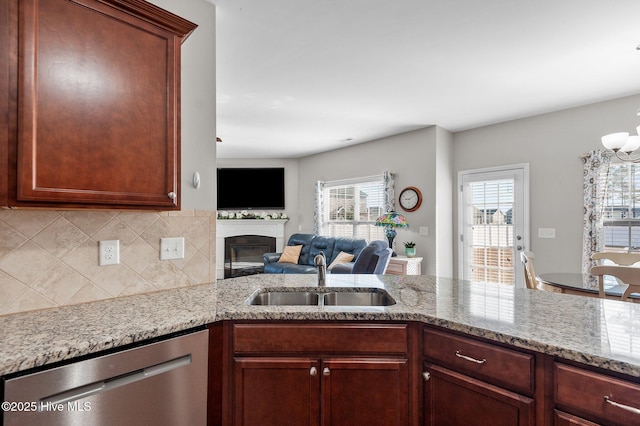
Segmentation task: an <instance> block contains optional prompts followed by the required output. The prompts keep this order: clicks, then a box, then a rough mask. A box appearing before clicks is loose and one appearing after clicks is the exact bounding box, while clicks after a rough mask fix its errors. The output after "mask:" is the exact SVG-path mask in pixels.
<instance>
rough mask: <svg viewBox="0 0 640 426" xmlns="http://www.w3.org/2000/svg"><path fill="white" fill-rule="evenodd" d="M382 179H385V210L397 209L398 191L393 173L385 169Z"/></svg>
mask: <svg viewBox="0 0 640 426" xmlns="http://www.w3.org/2000/svg"><path fill="white" fill-rule="evenodd" d="M382 179H383V180H384V209H385V210H384V211H385V212H390V211H394V210H395V209H396V201H395V199H396V193H395V180H394V179H393V173H391V172H386V171H385V172H384V173H382Z"/></svg>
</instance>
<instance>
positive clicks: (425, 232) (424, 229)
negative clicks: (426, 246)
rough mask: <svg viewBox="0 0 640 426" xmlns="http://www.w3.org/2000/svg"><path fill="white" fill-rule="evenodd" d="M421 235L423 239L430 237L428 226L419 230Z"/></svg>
mask: <svg viewBox="0 0 640 426" xmlns="http://www.w3.org/2000/svg"><path fill="white" fill-rule="evenodd" d="M419 234H420V235H422V236H423V237H426V236H428V235H429V227H428V226H421V227H420V230H419Z"/></svg>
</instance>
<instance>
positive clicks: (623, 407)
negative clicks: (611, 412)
mask: <svg viewBox="0 0 640 426" xmlns="http://www.w3.org/2000/svg"><path fill="white" fill-rule="evenodd" d="M604 402H606V403H607V404H610V405H613V406H614V407H618V408H622V409H623V410H626V411H631V412H632V413H634V414H640V409H639V408H635V407H631V406H630V405H624V404H620V403H619V402H615V401H612V400H611V399H609V397H608V396H605V397H604Z"/></svg>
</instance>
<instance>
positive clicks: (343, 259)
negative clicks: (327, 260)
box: [327, 251, 355, 271]
mask: <svg viewBox="0 0 640 426" xmlns="http://www.w3.org/2000/svg"><path fill="white" fill-rule="evenodd" d="M354 257H355V256H354V255H352V254H350V253H346V252H344V251H341V252H340V253H338V255H337V256H336V258H335V259H333V262H331V265H329V266H328V267H327V269H328V270H329V271H330V270H332V269H333V267H334V266H336V265H337V264H338V263H348V262H351V261H352V260H353V258H354Z"/></svg>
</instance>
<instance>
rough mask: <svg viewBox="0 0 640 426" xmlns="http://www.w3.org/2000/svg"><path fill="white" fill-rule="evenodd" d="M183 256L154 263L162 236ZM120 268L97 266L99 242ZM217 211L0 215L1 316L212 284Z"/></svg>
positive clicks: (21, 212)
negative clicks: (180, 245)
mask: <svg viewBox="0 0 640 426" xmlns="http://www.w3.org/2000/svg"><path fill="white" fill-rule="evenodd" d="M165 237H184V238H185V258H184V259H177V260H170V261H160V260H159V259H160V254H159V253H160V238H165ZM100 240H120V264H119V265H109V266H99V265H98V241H100ZM215 264H216V262H215V212H213V211H204V210H183V211H180V212H159V213H158V212H117V211H81V210H74V211H52V210H46V211H38V210H0V315H2V314H9V313H15V312H23V311H30V310H34V309H42V308H47V307H54V306H61V305H69V304H75V303H82V302H88V301H93V300H100V299H107V298H111V297H117V296H124V295H131V294H139V293H146V292H151V291H157V290H162V289H168V288H176V287H185V286H191V285H196V284H202V283H207V282H211V281H214V280H215V279H216V277H215V273H216V272H215V271H216V269H215Z"/></svg>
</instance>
